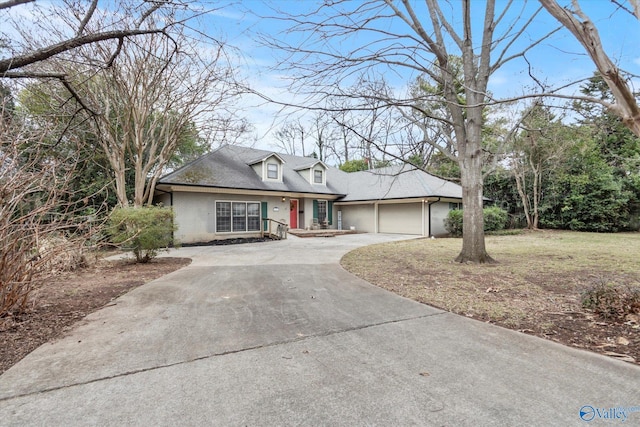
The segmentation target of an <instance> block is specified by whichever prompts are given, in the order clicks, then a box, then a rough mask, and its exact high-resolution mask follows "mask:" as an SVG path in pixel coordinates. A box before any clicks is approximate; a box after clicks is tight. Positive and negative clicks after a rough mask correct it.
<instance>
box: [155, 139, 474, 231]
mask: <svg viewBox="0 0 640 427" xmlns="http://www.w3.org/2000/svg"><path fill="white" fill-rule="evenodd" d="M156 201H158V202H162V203H164V204H165V205H166V206H172V207H173V209H174V211H175V215H176V222H177V231H176V233H175V238H176V239H177V240H178V241H180V242H182V243H196V242H207V241H211V240H216V239H227V238H232V237H234V238H235V237H257V236H259V235H260V234H261V232H262V228H263V227H265V226H266V223H267V221H263V219H264V218H268V219H272V220H276V221H279V222H282V223H285V224H287V225H288V227H289V228H291V229H297V228H306V227H311V226H317V225H318V224H320V225H323V226H325V227H328V228H332V229H344V230H349V229H351V228H354V229H355V230H357V231H362V232H370V233H403V234H415V235H421V236H432V235H440V234H444V233H446V231H445V229H444V223H443V221H444V219H445V218H446V216H447V214H448V212H449V210H450V209H455V208H458V207H459V206H460V204H461V201H462V188H461V187H460V186H459V185H457V184H454V183H452V182H449V181H446V180H443V179H440V178H437V177H435V176H433V175H430V174H428V173H426V172H424V171H422V170H420V169H416V168H414V167H412V166H409V165H398V166H392V167H388V168H383V169H375V170H369V171H362V172H354V173H346V172H343V171H341V170H339V169H337V168H333V167H329V166H327V165H326V164H324V163H323V162H321V161H319V160H317V159H314V158H308V157H298V156H291V155H286V154H279V153H275V152H271V151H265V150H257V149H253V148H247V147H239V146H232V145H226V146H223V147H221V148H219V149H217V150H215V151H213V152H211V153H209V154H206V155H204V156H202V157H200V158H199V159H197V160H195V161H193V162H191V163H189V164H187V165H185V166H183V167H182V168H180V169H178V170H176V171H174V172H172V173H170V174H168V175H165V176H164V177H162V178H161V179H160V180H159V181H158V184H157V190H156Z"/></svg>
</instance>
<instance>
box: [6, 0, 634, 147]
mask: <svg viewBox="0 0 640 427" xmlns="http://www.w3.org/2000/svg"><path fill="white" fill-rule="evenodd" d="M49 1H50V2H51V4H54V5H61V4H62V3H61V1H60V0H39V4H43V3H44V4H47V3H48V2H49ZM116 1H117V0H104V2H103V3H101V4H103V5H104V4H107V5H108V4H109V2H116ZM561 1H562V2H568V0H561ZM188 4H189V6H190V7H191V8H192V9H198V8H200V9H201V10H202V11H203V12H206V13H203V14H202V15H201V16H200V17H199V19H198V20H195V21H192V25H193V26H194V27H197V28H198V30H199V31H202V32H203V33H204V34H206V35H207V36H209V37H212V38H215V39H217V40H221V41H223V42H224V43H226V44H227V46H228V48H229V49H228V53H229V55H230V56H229V58H230V65H231V66H232V67H234V69H235V70H236V71H237V73H236V74H237V76H238V78H239V79H241V80H243V81H244V82H245V83H246V84H247V85H248V86H249V87H251V88H252V89H253V90H254V91H256V92H259V93H261V94H263V95H265V96H266V97H269V98H271V99H274V100H276V101H278V102H280V103H286V102H290V103H291V102H292V103H298V104H305V102H306V101H304V100H303V98H302V97H301V96H300V95H297V94H296V93H294V92H293V91H292V90H291V89H290V88H289V87H288V86H287V84H288V82H289V80H290V79H291V78H296V77H298V76H299V73H296V72H292V71H291V70H287V69H284V68H282V67H278V64H279V62H280V61H281V60H282V59H283V58H284V57H285V56H286V55H285V54H284V53H283V52H282V51H279V50H277V49H274V48H270V47H267V46H265V45H264V43H262V42H261V38H263V39H264V38H273V39H275V40H279V42H280V43H282V42H286V43H290V44H296V43H298V42H300V41H301V40H303V38H302V37H303V36H302V35H300V34H292V33H290V32H287V30H288V29H290V28H291V26H292V22H291V21H290V20H288V19H286V14H287V13H288V14H301V13H309V14H311V13H312V11H314V10H316V9H317V7H318V1H316V0H303V1H301V0H228V1H227V2H224V1H220V0H198V1H195V0H191V1H190V2H188ZM352 4H355V5H362V4H364V0H361V1H360V0H356V1H354V2H353V3H352ZM414 4H416V5H417V6H416V7H417V12H418V13H420V16H421V17H424V18H425V19H424V20H423V21H425V22H426V21H427V19H426V18H427V12H426V11H425V10H424V9H423V7H424V4H425V2H424V0H415V1H414ZM440 4H441V5H442V8H443V11H444V13H446V14H450V16H451V18H452V19H451V20H452V22H453V23H454V25H459V23H460V22H461V18H460V16H459V14H458V12H459V9H460V8H459V5H460V2H459V0H448V1H444V0H441V3H440ZM505 4H506V2H505V1H503V0H498V10H500V9H501V8H502V7H503V6H504V5H505ZM513 4H514V5H515V7H514V9H515V11H514V12H513V14H512V15H508V16H506V17H505V22H507V23H508V22H512V21H513V19H516V18H515V17H516V16H518V15H519V12H521V9H522V15H521V16H522V17H524V18H527V17H529V16H531V14H532V13H533V10H535V9H536V8H537V7H538V2H537V1H528V2H525V1H523V0H515V1H514V2H513ZM580 4H581V6H582V8H583V10H584V11H585V12H586V13H587V15H589V16H590V17H591V19H592V20H593V21H594V23H595V24H596V27H597V28H598V30H599V32H600V36H601V38H602V40H603V44H604V46H605V50H606V51H607V52H608V53H609V55H610V57H611V58H612V59H613V60H614V62H616V63H617V64H618V65H619V66H620V67H621V68H622V69H624V70H626V71H628V72H630V73H632V74H634V75H635V76H636V77H635V78H634V79H633V83H634V86H635V88H636V89H637V90H640V77H637V76H640V43H639V42H638V41H639V40H640V22H638V20H636V19H635V18H633V17H632V16H631V15H629V14H628V13H625V12H623V11H620V10H616V8H615V6H614V5H613V4H612V3H611V2H610V1H607V0H580ZM472 5H473V7H474V10H472V17H473V16H481V15H482V12H483V10H482V9H483V8H484V5H485V2H484V1H482V0H474V1H473V2H472ZM28 7H29V6H25V7H22V6H21V7H20V8H19V10H20V11H24V12H25V13H28V10H29V8H28ZM421 8H422V9H421ZM16 9H17V10H18V8H16ZM281 11H285V12H281ZM516 12H517V13H516ZM476 13H479V14H478V15H475V14H476ZM311 16H313V17H314V19H315V18H316V17H317V16H318V15H317V14H312V15H311ZM350 16H352V15H350ZM522 17H521V18H520V20H522V19H524V18H522ZM23 19H24V21H25V22H26V21H28V19H29V18H28V16H24V17H23ZM480 19H481V18H480ZM473 24H474V25H475V27H480V24H481V22H477V20H476V21H474V22H473ZM379 25H380V27H379V28H383V29H384V30H386V31H389V32H390V33H393V34H404V33H406V32H407V30H406V28H405V27H404V26H403V24H402V23H401V22H399V21H398V20H397V19H395V20H383V21H381V23H380V24H379ZM557 26H558V23H557V22H556V21H555V19H554V18H552V17H551V16H550V15H548V14H547V13H546V11H543V12H542V13H541V14H540V15H539V16H538V17H537V18H536V19H535V20H534V21H533V22H532V24H531V25H530V26H529V27H528V29H527V31H526V33H525V34H524V35H523V37H522V40H523V43H525V44H526V41H527V40H532V39H536V38H537V37H539V36H540V35H541V34H544V33H546V32H548V31H549V30H550V29H553V28H555V27H557ZM502 29H504V26H503V27H499V28H498V29H497V33H500V32H501V31H500V30H502ZM0 31H1V30H0ZM304 41H305V43H307V44H309V43H311V44H314V45H315V46H318V44H319V43H327V44H328V45H329V46H330V48H331V49H333V50H334V51H336V52H337V51H342V52H349V51H353V50H354V49H358V48H361V47H362V46H365V45H367V44H368V43H371V42H372V41H373V39H372V38H371V37H370V36H368V35H366V34H364V33H362V32H359V33H358V34H357V35H355V36H354V35H350V36H349V37H345V38H342V39H340V40H335V39H331V40H318V38H317V34H305V35H304ZM393 41H394V40H391V41H390V42H393ZM517 43H518V42H516V43H515V44H514V46H513V51H514V52H515V51H519V50H520V49H519V48H518V45H517ZM387 44H388V43H387ZM376 46H377V47H380V45H376ZM327 49H329V47H327ZM527 58H528V60H529V63H530V64H531V67H532V68H531V70H532V72H533V73H534V74H535V75H536V76H537V78H538V79H539V80H540V81H543V82H544V83H545V84H547V85H550V86H553V87H559V86H562V85H565V84H568V83H570V82H575V81H579V80H580V79H585V78H588V77H590V76H591V75H592V74H593V72H594V70H595V66H594V65H593V63H592V62H591V60H590V59H589V58H588V57H587V56H586V55H585V53H584V50H583V48H582V46H580V45H579V44H578V43H577V41H575V39H574V38H573V36H572V35H571V34H570V33H569V32H568V31H566V30H562V31H560V32H557V33H555V34H554V35H553V36H552V37H551V38H549V39H548V40H545V41H544V42H542V43H540V44H539V45H538V46H536V48H535V49H533V50H531V52H530V53H529V54H528V55H527ZM380 74H381V75H383V76H384V78H385V79H387V80H388V82H389V84H390V85H391V87H392V88H393V90H394V91H396V92H398V93H403V92H406V91H407V89H408V87H409V85H410V84H411V82H413V81H414V80H415V78H416V77H417V74H416V73H415V72H413V73H411V72H409V71H408V70H407V69H406V68H405V67H401V66H399V67H392V68H387V69H385V70H383V71H381V73H380ZM348 83H349V79H347V80H345V81H344V83H343V84H344V85H345V86H346V85H348ZM532 85H533V81H532V79H531V78H530V76H529V69H528V66H527V64H526V63H524V62H523V61H521V60H520V61H513V62H510V63H508V64H507V65H505V66H504V67H502V68H500V69H498V70H497V71H496V72H495V73H494V74H493V75H492V76H491V78H490V80H489V90H490V91H491V92H492V93H493V94H494V95H495V97H497V98H510V97H515V96H518V95H520V94H522V93H524V92H527V91H528V88H530V87H531V86H532ZM576 89H577V87H576V86H573V87H569V88H566V89H564V90H563V93H565V94H571V93H574V92H575V91H576ZM236 105H237V107H238V109H239V111H238V114H239V115H240V116H242V117H244V118H246V119H247V120H248V121H249V122H250V123H251V124H252V125H253V129H254V130H253V134H252V137H253V138H255V146H256V147H259V148H266V149H274V145H275V140H274V137H273V134H274V132H275V130H277V129H278V128H280V127H281V126H282V124H283V123H284V122H285V121H287V120H289V119H292V118H295V117H300V116H301V115H304V114H305V113H304V111H301V110H299V109H292V108H283V107H282V106H281V105H279V104H277V103H268V102H265V101H264V99H261V98H259V97H256V96H244V97H243V98H242V99H240V100H238V102H237V103H236ZM308 115H309V114H308V113H307V116H308ZM303 120H304V118H303Z"/></svg>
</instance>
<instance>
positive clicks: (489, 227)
mask: <svg viewBox="0 0 640 427" xmlns="http://www.w3.org/2000/svg"><path fill="white" fill-rule="evenodd" d="M482 214H483V215H484V231H498V230H502V229H504V227H505V225H506V223H507V219H508V215H507V211H505V210H503V209H500V208H499V207H497V206H491V207H488V208H484V209H483V210H482Z"/></svg>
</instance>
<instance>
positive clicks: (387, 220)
mask: <svg viewBox="0 0 640 427" xmlns="http://www.w3.org/2000/svg"><path fill="white" fill-rule="evenodd" d="M378 231H379V232H380V233H399V234H422V204H421V203H398V204H393V205H382V204H381V205H378Z"/></svg>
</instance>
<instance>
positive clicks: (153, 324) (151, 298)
mask: <svg viewBox="0 0 640 427" xmlns="http://www.w3.org/2000/svg"><path fill="white" fill-rule="evenodd" d="M407 237H408V236H390V235H369V234H359V235H348V236H339V237H334V238H307V239H299V238H295V237H292V238H290V239H288V240H286V241H279V242H269V243H259V244H245V245H236V246H217V247H197V248H183V249H179V250H176V251H174V252H173V253H172V254H171V255H173V256H188V257H191V258H192V259H193V263H192V264H191V265H190V266H189V267H186V268H183V269H181V270H179V271H176V272H174V273H172V274H169V275H167V276H164V277H162V278H160V279H158V280H155V281H153V282H151V283H148V284H146V285H144V286H141V287H140V288H138V289H136V290H134V291H132V292H130V293H128V294H127V295H125V296H123V297H121V298H119V299H118V300H116V301H114V303H113V304H111V305H109V306H107V307H105V308H103V309H102V310H100V311H98V312H96V313H94V314H92V315H90V316H88V317H87V318H86V319H85V320H84V321H83V322H82V323H81V324H80V325H79V326H78V327H76V328H74V330H72V331H71V332H70V334H69V335H67V336H66V337H64V338H63V339H60V340H58V341H56V342H54V343H50V344H45V345H43V346H42V347H40V348H39V349H37V350H36V351H34V352H33V353H31V354H30V355H29V356H27V357H26V358H25V359H24V360H23V361H21V362H20V363H18V364H17V365H16V366H14V367H13V368H11V369H10V370H8V371H7V372H5V373H4V374H3V375H2V376H0V424H2V425H29V426H31V425H47V426H51V425H64V426H75V425H82V426H84V425H108V426H123V425H154V426H155V425H167V426H169V425H172V426H173V425H194V426H200V425H221V426H226V425H233V426H244V425H265V426H270V425H309V426H320V425H331V426H336V425H345V426H347V425H348V426H352V425H389V426H400V425H402V426H406V425H428V426H431V425H433V426H441V425H451V426H465V425H469V426H482V425H509V426H511V425H563V426H568V425H584V423H585V421H583V419H584V420H587V421H589V420H588V419H589V418H591V419H592V421H594V423H598V425H603V424H601V423H606V424H607V425H609V424H611V423H615V422H619V421H622V418H623V416H624V417H626V418H627V420H626V421H627V425H633V424H635V425H638V424H640V412H637V413H636V412H634V408H635V409H637V410H638V411H640V387H639V384H640V368H639V367H638V366H635V365H631V364H626V363H623V362H618V361H616V360H612V359H608V358H605V357H602V356H598V355H595V354H591V353H588V352H583V351H579V350H575V349H571V348H568V347H564V346H561V345H557V344H554V343H552V342H549V341H544V340H541V339H538V338H535V337H531V336H527V335H524V334H519V333H516V332H513V331H509V330H505V329H501V328H498V327H495V326H492V325H489V324H485V323H481V322H478V321H475V320H470V319H466V318H463V317H460V316H456V315H453V314H450V313H446V312H442V311H440V310H437V309H434V308H431V307H428V306H426V305H422V304H418V303H416V302H413V301H410V300H407V299H404V298H402V297H399V296H396V295H394V294H392V293H389V292H386V291H384V290H381V289H379V288H377V287H375V286H372V285H370V284H368V283H366V282H364V281H362V280H360V279H358V278H355V277H354V276H352V275H350V274H349V273H347V272H346V271H344V270H343V269H342V268H341V267H340V266H339V264H338V261H339V259H340V258H341V256H342V255H343V254H344V253H346V252H347V251H349V250H351V249H353V248H356V247H358V246H362V245H366V244H370V243H376V242H380V241H389V240H394V239H401V238H407ZM605 411H608V412H605ZM607 414H609V415H610V416H611V415H613V416H616V415H617V416H619V417H620V418H618V419H615V420H611V419H605V418H603V417H605V416H607ZM581 417H582V418H581Z"/></svg>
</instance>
